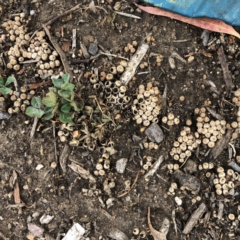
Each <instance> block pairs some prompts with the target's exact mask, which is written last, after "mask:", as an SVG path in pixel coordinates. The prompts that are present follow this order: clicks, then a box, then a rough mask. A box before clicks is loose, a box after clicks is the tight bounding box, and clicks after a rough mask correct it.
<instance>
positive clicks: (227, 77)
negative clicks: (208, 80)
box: [218, 46, 233, 94]
mask: <svg viewBox="0 0 240 240" xmlns="http://www.w3.org/2000/svg"><path fill="white" fill-rule="evenodd" d="M218 57H219V60H220V63H221V66H222V70H223V78H224V81H225V84H226V90H227V93H228V94H230V92H231V91H232V87H233V82H232V77H231V74H230V72H229V70H228V65H227V60H226V57H225V54H224V51H223V47H222V46H221V47H220V48H219V50H218Z"/></svg>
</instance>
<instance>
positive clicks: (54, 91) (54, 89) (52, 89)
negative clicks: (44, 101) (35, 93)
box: [48, 87, 57, 93]
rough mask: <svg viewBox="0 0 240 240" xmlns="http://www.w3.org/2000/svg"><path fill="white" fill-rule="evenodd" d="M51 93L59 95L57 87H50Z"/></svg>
mask: <svg viewBox="0 0 240 240" xmlns="http://www.w3.org/2000/svg"><path fill="white" fill-rule="evenodd" d="M48 90H49V92H53V93H57V89H56V88H55V87H49V88H48Z"/></svg>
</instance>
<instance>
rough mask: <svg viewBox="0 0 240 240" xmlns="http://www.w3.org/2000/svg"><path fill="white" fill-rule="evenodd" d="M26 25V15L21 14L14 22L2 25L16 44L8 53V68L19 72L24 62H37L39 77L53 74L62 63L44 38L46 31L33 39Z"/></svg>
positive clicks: (38, 33) (9, 21)
mask: <svg viewBox="0 0 240 240" xmlns="http://www.w3.org/2000/svg"><path fill="white" fill-rule="evenodd" d="M25 23H26V20H25V14H24V13H20V15H19V16H15V18H14V20H8V21H6V22H4V23H3V24H2V26H3V27H5V29H6V31H7V32H8V33H9V39H10V41H12V42H14V46H13V47H11V48H10V49H9V51H8V52H7V54H8V58H9V61H8V63H7V68H8V69H14V70H15V71H19V70H20V64H21V63H22V62H24V61H26V60H33V61H34V60H35V61H36V62H37V64H36V66H37V68H38V70H37V73H38V74H39V75H43V74H46V73H49V74H53V69H54V68H55V67H58V66H60V61H59V60H57V57H58V53H57V52H56V51H53V50H52V49H51V48H50V46H49V45H48V43H47V41H46V39H45V38H44V37H45V32H44V31H39V32H37V33H36V36H35V37H34V38H32V39H31V38H30V35H29V34H28V33H27V27H26V26H25Z"/></svg>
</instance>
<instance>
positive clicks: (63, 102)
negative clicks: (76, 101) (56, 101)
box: [61, 98, 69, 105]
mask: <svg viewBox="0 0 240 240" xmlns="http://www.w3.org/2000/svg"><path fill="white" fill-rule="evenodd" d="M66 103H69V101H68V100H67V99H65V98H62V99H61V104H62V105H64V104H66Z"/></svg>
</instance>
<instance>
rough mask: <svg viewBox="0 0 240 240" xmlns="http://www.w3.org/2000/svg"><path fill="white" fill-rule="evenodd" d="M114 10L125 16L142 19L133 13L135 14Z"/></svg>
mask: <svg viewBox="0 0 240 240" xmlns="http://www.w3.org/2000/svg"><path fill="white" fill-rule="evenodd" d="M114 12H115V13H117V14H119V15H122V16H125V17H130V18H136V19H141V18H140V17H139V16H136V15H133V14H129V13H124V12H118V11H114Z"/></svg>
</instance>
